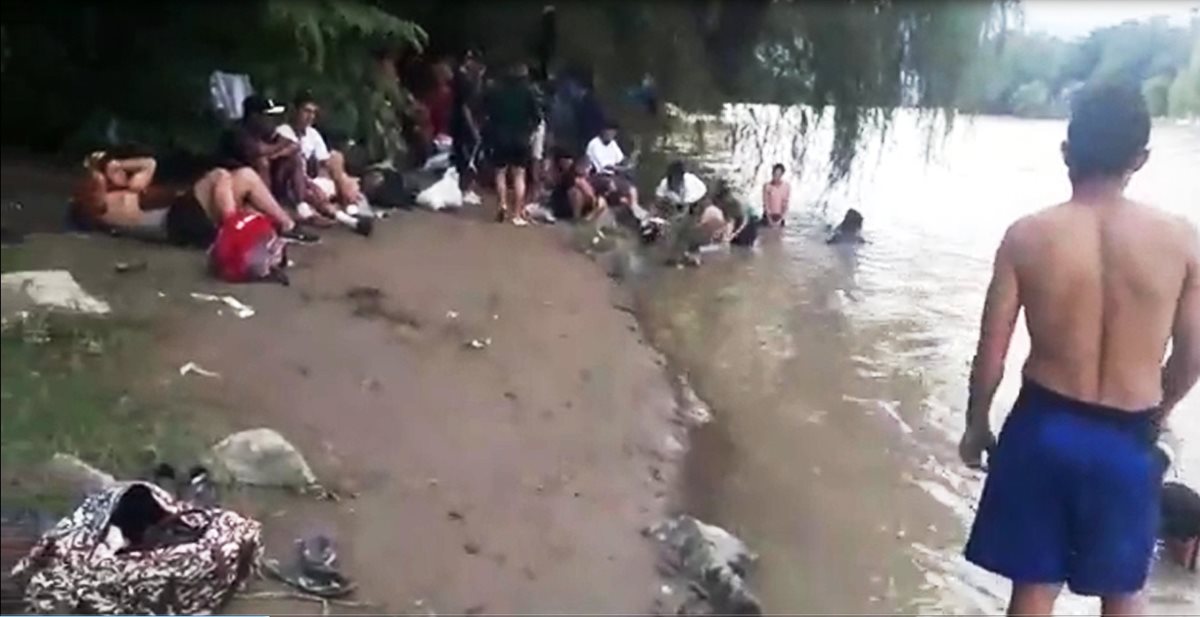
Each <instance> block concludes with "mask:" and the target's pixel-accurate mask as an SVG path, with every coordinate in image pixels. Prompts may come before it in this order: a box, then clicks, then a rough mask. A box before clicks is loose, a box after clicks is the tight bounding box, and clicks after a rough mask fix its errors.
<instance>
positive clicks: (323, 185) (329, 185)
mask: <svg viewBox="0 0 1200 617" xmlns="http://www.w3.org/2000/svg"><path fill="white" fill-rule="evenodd" d="M312 183H313V184H315V185H317V188H319V189H321V192H322V193H325V196H326V197H328V198H330V199H333V198H334V197H335V196H337V186H335V185H334V184H333V179H331V178H325V177H318V178H313V179H312Z"/></svg>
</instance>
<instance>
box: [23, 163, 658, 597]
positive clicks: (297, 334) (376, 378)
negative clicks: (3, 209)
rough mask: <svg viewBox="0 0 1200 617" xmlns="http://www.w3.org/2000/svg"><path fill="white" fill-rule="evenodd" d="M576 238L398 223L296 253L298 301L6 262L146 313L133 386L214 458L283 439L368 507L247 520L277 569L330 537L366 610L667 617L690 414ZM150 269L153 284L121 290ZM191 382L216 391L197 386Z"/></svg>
mask: <svg viewBox="0 0 1200 617" xmlns="http://www.w3.org/2000/svg"><path fill="white" fill-rule="evenodd" d="M10 170H11V168H7V167H6V169H5V173H4V184H5V191H4V197H5V199H9V198H10V197H9V196H10V192H9V191H10V189H12V188H13V187H14V186H15V185H16V184H17V182H16V177H15V176H14V175H13V174H11V173H10ZM51 184H53V183H51ZM55 186H59V187H60V188H59V190H64V189H65V187H67V186H69V185H68V184H66V183H65V182H64V183H62V184H61V185H55ZM64 193H65V191H64ZM59 198H60V197H48V198H47V202H54V201H56V200H57V199H59ZM59 203H61V202H59ZM43 214H47V216H50V217H51V218H53V217H54V216H56V215H53V214H49V213H43ZM559 231H560V230H557V229H542V230H520V229H515V228H511V227H507V226H503V227H502V226H495V225H493V224H490V223H487V222H483V221H481V220H474V219H472V218H469V217H449V216H439V215H432V214H425V213H401V214H398V215H396V216H394V217H392V218H391V219H389V220H387V221H383V222H382V223H381V225H380V227H379V229H378V230H377V232H376V235H375V236H374V237H372V238H371V239H370V240H368V241H364V240H363V239H361V238H358V237H354V236H350V235H349V234H346V235H345V236H341V235H338V234H335V233H330V234H327V235H326V238H325V241H324V242H323V243H322V244H321V245H318V246H315V247H302V248H299V249H296V250H294V251H293V252H292V258H293V259H295V260H296V261H297V262H298V265H297V268H296V269H295V270H294V272H293V276H292V286H291V287H290V288H283V287H278V286H271V285H245V286H236V287H231V286H225V285H220V284H215V283H213V282H212V281H210V280H208V279H207V278H206V277H205V276H204V272H203V268H202V263H203V258H202V255H201V254H199V253H185V252H181V251H178V250H174V249H169V248H165V247H155V246H149V245H144V244H139V243H136V242H132V241H129V240H120V239H115V238H108V237H104V236H100V235H89V236H84V235H76V234H37V235H31V236H29V237H28V238H27V239H26V241H25V243H24V244H23V245H20V246H16V247H5V248H4V249H3V251H4V253H3V259H4V262H5V264H6V269H7V267H8V264H19V265H20V267H22V268H44V267H54V268H62V269H66V270H69V271H71V272H72V273H74V274H75V275H76V277H77V279H78V280H79V282H80V284H81V285H82V286H83V287H84V288H85V289H87V290H89V291H92V292H94V293H96V294H97V295H106V296H107V298H106V299H108V300H110V301H111V302H112V304H113V306H114V311H115V312H116V313H117V315H120V314H121V312H122V311H124V310H126V308H127V307H140V308H139V309H138V311H139V312H138V313H137V314H138V315H141V316H142V318H143V319H144V320H145V321H144V322H143V323H144V328H145V329H146V330H147V331H148V332H152V333H153V336H152V337H149V338H150V340H149V341H148V342H147V343H145V344H144V345H143V344H142V343H138V346H136V347H133V348H131V349H130V353H135V354H140V355H141V356H143V357H142V360H143V364H142V365H138V368H137V370H136V371H135V370H130V372H129V373H127V374H118V375H115V376H113V377H114V379H116V381H115V382H114V385H115V386H124V385H125V384H126V383H138V384H143V385H146V384H154V385H155V388H156V390H158V391H160V393H161V395H162V399H161V400H166V401H171V400H185V399H186V400H188V401H195V406H194V407H190V408H189V409H187V410H183V411H184V413H186V414H187V417H188V418H191V419H193V420H196V421H198V423H199V424H200V427H199V428H200V429H201V430H198V431H197V432H196V433H195V434H194V437H195V439H197V440H199V441H200V443H208V442H207V441H206V440H207V436H206V432H207V431H209V430H212V431H214V432H223V431H224V430H227V429H237V428H246V427H255V426H269V427H272V428H275V429H277V430H279V431H280V432H282V433H283V434H284V435H286V436H287V438H288V439H289V440H291V441H292V442H293V443H295V444H296V445H297V446H298V447H299V448H300V449H301V451H303V452H304V453H305V455H306V456H307V457H308V458H309V460H310V462H311V463H312V464H313V466H314V468H315V470H316V472H317V474H318V476H319V477H321V479H322V480H323V481H325V482H327V483H329V484H331V485H333V486H336V487H339V488H342V489H343V490H345V491H349V492H354V493H357V494H358V497H357V498H356V499H352V500H347V501H343V502H341V503H339V504H330V503H316V502H312V501H309V500H307V499H302V498H296V497H287V496H283V495H281V496H279V497H278V498H272V499H259V498H244V497H242V496H237V497H235V498H234V499H235V502H236V503H237V504H238V507H239V508H242V509H244V510H245V511H246V512H248V513H250V514H252V515H254V516H257V517H259V518H260V519H262V520H263V521H264V524H265V527H266V535H267V539H268V550H269V552H274V553H275V554H278V555H284V556H286V555H290V550H291V548H290V547H291V540H292V539H293V538H294V537H295V536H296V534H300V533H307V532H311V531H314V530H315V531H331V532H332V533H333V534H334V535H335V537H337V539H338V541H339V543H340V544H341V545H342V551H341V552H342V561H343V568H344V571H345V572H346V573H348V574H349V575H351V576H353V577H355V578H356V579H357V580H358V581H359V583H360V586H361V587H360V592H359V594H358V595H359V597H361V598H362V599H365V600H370V601H374V602H378V603H379V605H380V607H381V610H386V611H394V612H396V613H402V612H421V611H423V610H425V609H426V608H430V609H433V610H435V611H437V612H439V613H463V612H472V613H473V612H488V613H521V612H564V611H566V612H608V613H644V612H649V611H652V610H654V608H655V600H656V599H657V598H658V597H659V595H660V582H659V578H658V576H657V572H656V569H655V565H654V564H655V553H654V547H653V546H652V545H651V544H650V543H649V542H648V541H647V540H646V539H644V538H643V537H642V536H641V533H640V532H641V530H642V528H643V527H644V526H646V525H648V524H650V523H653V522H655V521H657V520H659V519H660V518H661V517H662V515H663V514H665V513H666V512H667V510H668V503H669V501H670V498H671V489H670V487H671V485H672V482H673V479H674V476H675V473H674V469H675V465H676V462H675V461H676V459H677V457H678V456H679V454H680V452H679V451H678V442H677V441H671V440H666V437H667V436H668V435H670V434H671V433H672V431H678V429H677V428H673V425H672V424H671V423H670V417H671V416H672V414H673V413H674V409H675V408H674V398H673V393H672V390H671V387H670V386H669V385H668V382H667V380H666V379H665V378H664V369H663V366H662V361H661V359H660V358H659V357H658V356H657V354H656V353H654V352H653V351H652V350H651V349H650V348H649V347H647V346H646V345H645V344H644V343H643V342H642V341H641V339H640V337H639V334H638V332H637V326H636V323H635V321H634V318H633V317H632V316H631V315H630V314H628V312H625V311H622V310H618V309H616V308H613V306H612V305H613V304H614V303H617V304H622V305H624V304H625V303H627V302H628V300H627V299H625V298H623V297H622V296H621V293H620V292H619V290H617V289H615V288H614V287H613V285H612V284H611V282H610V281H608V279H607V278H606V277H605V275H604V273H603V271H602V270H601V269H600V268H597V267H596V266H595V265H594V264H592V263H590V261H589V260H588V259H587V258H586V257H585V256H583V255H580V254H579V253H577V252H575V251H574V250H573V249H571V248H569V246H568V245H569V241H568V238H566V237H565V235H564V234H562V233H559ZM134 257H136V258H138V259H142V260H144V261H145V262H146V268H145V269H144V270H141V271H139V272H131V273H127V274H117V273H115V271H114V269H113V265H114V262H116V261H122V260H130V259H132V258H134ZM197 291H198V292H213V293H231V294H233V295H235V296H236V297H237V298H238V299H240V300H241V301H243V302H245V303H246V304H248V305H250V306H252V307H253V308H254V309H255V311H256V314H255V315H254V316H253V317H250V318H247V319H239V318H237V317H236V316H234V315H233V314H232V313H231V312H230V311H228V310H221V309H220V307H219V305H214V304H209V303H200V302H196V301H195V300H193V299H191V298H190V296H189V294H190V293H191V292H197ZM218 311H221V312H220V313H219V312H218ZM471 340H480V341H486V345H485V346H484V348H483V349H473V348H470V347H469V346H467V345H465V343H467V342H468V341H471ZM6 362H7V358H6ZM186 362H195V363H196V364H198V365H200V366H201V367H204V368H205V369H208V370H211V371H215V372H217V373H219V374H220V377H219V378H208V377H204V376H202V375H188V376H181V375H180V374H179V371H178V367H180V366H182V365H183V364H185V363H186ZM6 368H7V367H6ZM131 369H132V365H131ZM122 380H124V381H122ZM8 386H9V384H8V382H7V379H6V383H5V389H6V390H7V389H8ZM10 402H11V401H10V400H6V401H5V404H4V407H3V413H4V414H6V415H7V414H9V413H12V412H13V410H15V409H17V407H16V406H14V405H12V404H10ZM9 437H10V436H9V435H8V433H7V431H6V434H5V439H6V440H7V439H8V438H9ZM5 448H6V450H7V449H8V448H9V444H8V443H7V442H6V445H5ZM176 456H179V457H181V458H182V457H183V456H184V455H183V454H179V453H177V454H176ZM9 471H10V469H9V468H8V464H7V461H6V469H5V472H6V473H7V472H9ZM5 496H6V498H7V497H9V492H8V490H7V488H6V491H5ZM232 608H233V610H236V611H253V610H263V609H264V607H262V606H255V605H235V606H234V607H232ZM265 608H267V609H270V610H272V611H276V612H288V611H291V612H302V611H311V610H312V609H313V607H312V605H307V604H299V605H295V606H279V605H273V606H269V607H265Z"/></svg>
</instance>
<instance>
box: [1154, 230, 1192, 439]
mask: <svg viewBox="0 0 1200 617" xmlns="http://www.w3.org/2000/svg"><path fill="white" fill-rule="evenodd" d="M1188 231H1189V233H1188V236H1189V237H1188V240H1187V242H1188V265H1187V274H1186V276H1185V278H1184V281H1183V290H1182V292H1181V293H1180V294H1179V303H1178V304H1177V305H1176V308H1175V323H1174V325H1173V326H1172V328H1171V356H1170V357H1169V358H1167V363H1166V365H1164V366H1163V375H1162V386H1163V403H1162V416H1161V420H1160V422H1161V421H1165V420H1166V418H1167V416H1168V415H1169V414H1170V413H1171V411H1172V410H1173V409H1174V408H1175V406H1176V405H1178V404H1179V401H1182V400H1183V397H1185V396H1187V393H1188V391H1190V390H1191V389H1192V387H1194V386H1195V385H1196V381H1197V380H1198V379H1200V234H1198V233H1197V230H1196V227H1194V226H1191V225H1189V226H1188Z"/></svg>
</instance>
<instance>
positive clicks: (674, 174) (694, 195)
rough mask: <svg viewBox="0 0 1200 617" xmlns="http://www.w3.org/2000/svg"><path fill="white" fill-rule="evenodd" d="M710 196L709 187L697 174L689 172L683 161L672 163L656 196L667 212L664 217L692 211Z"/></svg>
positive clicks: (660, 183)
mask: <svg viewBox="0 0 1200 617" xmlns="http://www.w3.org/2000/svg"><path fill="white" fill-rule="evenodd" d="M707 194H708V187H707V186H705V184H704V181H703V180H701V179H700V178H699V177H698V176H697V175H696V174H694V173H691V172H689V171H687V170H686V169H685V168H684V166H683V161H672V162H671V164H670V165H668V166H667V175H666V177H665V178H663V179H662V182H659V183H658V188H657V189H655V191H654V196H655V197H656V198H657V199H658V201H659V205H660V206H661V207H662V209H663V210H665V212H664V215H667V214H679V213H681V212H685V211H690V210H691V209H692V207H693V206H695V205H696V204H697V203H699V202H700V200H701V199H704V196H705V195H707Z"/></svg>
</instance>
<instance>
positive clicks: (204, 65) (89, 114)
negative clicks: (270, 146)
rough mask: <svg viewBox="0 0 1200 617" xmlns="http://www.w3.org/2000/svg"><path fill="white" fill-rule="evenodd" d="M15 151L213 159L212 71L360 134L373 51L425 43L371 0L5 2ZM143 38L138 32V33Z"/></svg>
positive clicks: (9, 122) (9, 137) (9, 117)
mask: <svg viewBox="0 0 1200 617" xmlns="http://www.w3.org/2000/svg"><path fill="white" fill-rule="evenodd" d="M3 10H4V23H3V33H4V41H3V43H4V51H5V55H4V65H3V66H4V71H3V86H4V106H3V127H4V136H5V141H6V142H7V143H19V144H21V145H24V146H27V147H33V148H38V149H46V150H69V151H78V150H81V149H84V148H88V147H93V146H95V145H99V144H101V143H103V142H104V141H105V139H106V137H107V136H106V133H107V132H108V129H109V127H110V126H111V125H112V121H113V120H116V121H117V124H116V126H117V127H118V128H119V137H120V139H121V140H122V141H136V142H141V143H144V144H146V145H148V146H151V147H154V148H155V149H157V150H159V151H172V150H185V151H191V152H197V153H199V152H208V151H210V150H211V148H212V146H213V143H214V140H215V135H216V133H217V131H218V129H219V128H220V122H219V120H218V118H216V117H215V115H214V114H213V113H212V112H211V111H210V110H209V91H208V77H209V75H210V73H211V72H212V71H213V70H218V69H219V70H224V71H232V72H245V73H248V74H249V75H251V77H252V78H253V81H254V85H255V87H256V88H257V89H259V90H261V91H264V92H266V93H268V94H270V95H273V96H277V97H286V98H290V96H291V95H292V94H293V93H294V92H296V91H297V90H299V89H300V88H308V89H311V90H313V91H314V93H316V94H317V95H318V96H319V97H320V96H323V95H327V96H328V97H329V99H328V101H327V102H326V109H327V111H328V112H329V113H328V114H327V118H326V121H327V123H329V124H333V125H336V126H338V127H342V126H346V127H355V126H357V123H358V117H357V116H358V115H359V114H360V113H362V112H361V104H360V100H361V98H362V97H361V96H360V91H361V90H362V89H363V88H365V87H368V82H369V80H367V79H365V77H364V76H365V75H366V73H367V71H368V70H370V64H371V63H370V60H369V54H368V50H369V49H372V48H374V47H378V46H385V45H386V46H390V47H394V48H403V47H406V46H407V47H419V46H421V45H423V44H424V43H425V40H426V37H425V34H424V32H423V31H422V30H421V29H420V28H419V27H417V26H416V25H415V24H413V23H411V22H409V21H405V20H403V19H401V18H399V17H397V16H396V15H394V14H392V13H388V12H385V11H384V10H382V9H380V8H378V7H377V6H375V5H373V4H369V3H368V2H366V1H365V0H247V1H245V2H178V3H174V2H172V3H168V2H162V3H139V4H137V10H130V5H127V4H124V3H116V2H110V3H99V2H97V3H78V4H76V3H68V2H65V1H64V0H49V1H46V2H41V3H25V2H22V3H8V4H5V5H4V9H3ZM134 33H136V35H135V34H134Z"/></svg>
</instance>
